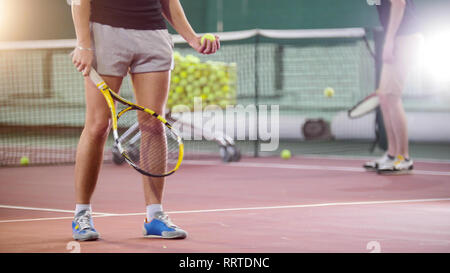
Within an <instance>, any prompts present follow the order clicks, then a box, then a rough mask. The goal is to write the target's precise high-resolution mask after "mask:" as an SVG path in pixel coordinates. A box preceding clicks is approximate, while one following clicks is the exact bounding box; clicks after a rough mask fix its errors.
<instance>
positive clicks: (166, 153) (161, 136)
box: [89, 68, 184, 177]
mask: <svg viewBox="0 0 450 273" xmlns="http://www.w3.org/2000/svg"><path fill="white" fill-rule="evenodd" d="M89 77H90V79H91V80H92V81H93V82H94V84H95V85H96V86H97V88H98V89H99V90H100V91H101V92H102V94H103V96H104V97H105V99H106V103H107V104H108V107H109V109H110V110H111V120H112V130H113V136H114V141H115V143H116V146H117V148H118V149H119V152H120V154H121V155H122V156H123V157H124V158H125V161H127V163H128V164H130V165H131V166H132V167H133V168H134V169H136V170H137V171H138V172H140V173H141V174H143V175H146V176H152V177H164V176H168V175H171V174H173V173H174V172H175V171H176V170H177V169H178V168H179V167H180V165H181V161H182V160H183V149H184V146H183V142H182V140H181V137H180V136H179V135H178V134H177V133H176V132H174V130H173V129H172V125H171V124H170V123H168V122H167V121H166V119H165V118H164V117H162V116H160V115H159V114H157V113H155V112H154V111H153V110H150V109H148V108H145V107H142V106H140V105H137V104H134V103H132V102H129V101H127V100H126V99H124V98H122V97H121V96H119V95H118V94H117V93H115V92H114V91H113V90H111V88H109V87H108V85H107V84H106V83H105V81H104V80H103V79H102V78H101V77H100V75H98V73H97V72H96V71H95V70H94V69H93V68H91V72H90V73H89ZM115 102H119V103H120V105H117V106H122V107H121V109H119V108H116V105H115V104H116V103H115ZM136 122H137V123H138V125H139V126H138V127H139V132H138V134H139V135H140V141H138V142H136V141H131V138H126V137H125V138H124V137H122V138H120V135H121V134H122V133H124V132H125V131H126V130H127V129H128V128H129V127H131V126H132V125H133V124H136Z"/></svg>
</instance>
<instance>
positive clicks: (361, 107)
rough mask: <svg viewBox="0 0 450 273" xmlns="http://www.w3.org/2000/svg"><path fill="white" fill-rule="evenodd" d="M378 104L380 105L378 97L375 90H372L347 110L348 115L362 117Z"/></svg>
mask: <svg viewBox="0 0 450 273" xmlns="http://www.w3.org/2000/svg"><path fill="white" fill-rule="evenodd" d="M378 105H380V99H379V98H378V94H377V92H374V93H372V94H370V95H368V96H367V97H365V98H364V99H363V100H361V101H360V102H358V103H357V104H356V105H355V106H353V108H352V109H350V110H348V116H349V117H350V118H359V117H362V116H364V115H366V114H368V113H370V112H371V111H373V110H375V108H377V107H378Z"/></svg>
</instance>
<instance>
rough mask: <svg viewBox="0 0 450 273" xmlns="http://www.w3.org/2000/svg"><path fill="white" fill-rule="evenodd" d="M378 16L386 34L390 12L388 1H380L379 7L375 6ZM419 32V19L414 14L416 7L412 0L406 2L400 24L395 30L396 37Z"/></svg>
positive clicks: (389, 2)
mask: <svg viewBox="0 0 450 273" xmlns="http://www.w3.org/2000/svg"><path fill="white" fill-rule="evenodd" d="M377 10H378V16H379V17H380V22H381V25H382V26H383V28H384V31H385V32H386V30H387V28H388V24H389V16H390V10H391V1H390V0H381V3H380V5H377ZM417 32H420V26H419V19H418V18H417V14H416V7H415V5H414V2H413V0H406V6H405V11H404V14H403V19H402V22H401V24H400V26H399V28H398V30H397V35H408V34H413V33H417Z"/></svg>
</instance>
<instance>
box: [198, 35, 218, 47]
mask: <svg viewBox="0 0 450 273" xmlns="http://www.w3.org/2000/svg"><path fill="white" fill-rule="evenodd" d="M205 39H208V40H210V41H211V42H214V41H215V40H216V36H214V35H213V34H211V33H206V34H205V35H203V36H202V39H201V40H200V43H201V44H202V45H203V42H205Z"/></svg>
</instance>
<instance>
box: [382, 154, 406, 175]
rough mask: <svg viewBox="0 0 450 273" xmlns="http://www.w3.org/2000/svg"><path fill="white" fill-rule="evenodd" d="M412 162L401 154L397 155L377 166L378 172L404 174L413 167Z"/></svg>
mask: <svg viewBox="0 0 450 273" xmlns="http://www.w3.org/2000/svg"><path fill="white" fill-rule="evenodd" d="M413 164H414V162H413V161H412V160H411V159H409V160H406V159H405V158H404V157H403V156H401V155H399V156H397V158H396V160H393V161H392V162H386V163H384V164H382V165H380V166H379V167H378V170H377V172H378V173H379V174H406V173H409V172H410V171H411V170H412V169H413Z"/></svg>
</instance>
